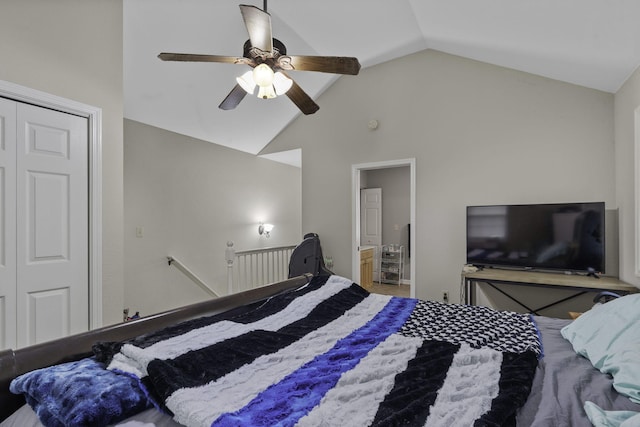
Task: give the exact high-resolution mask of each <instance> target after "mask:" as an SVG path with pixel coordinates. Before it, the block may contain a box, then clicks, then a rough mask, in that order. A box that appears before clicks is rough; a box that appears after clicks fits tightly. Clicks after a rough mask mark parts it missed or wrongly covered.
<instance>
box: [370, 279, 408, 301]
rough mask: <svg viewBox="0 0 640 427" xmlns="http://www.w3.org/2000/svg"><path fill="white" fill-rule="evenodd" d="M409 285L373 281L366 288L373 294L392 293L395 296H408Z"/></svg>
mask: <svg viewBox="0 0 640 427" xmlns="http://www.w3.org/2000/svg"><path fill="white" fill-rule="evenodd" d="M410 290H411V287H410V286H409V285H391V284H388V283H378V282H373V286H371V288H369V289H368V291H369V292H371V293H374V294H382V295H392V296H395V297H409V294H410Z"/></svg>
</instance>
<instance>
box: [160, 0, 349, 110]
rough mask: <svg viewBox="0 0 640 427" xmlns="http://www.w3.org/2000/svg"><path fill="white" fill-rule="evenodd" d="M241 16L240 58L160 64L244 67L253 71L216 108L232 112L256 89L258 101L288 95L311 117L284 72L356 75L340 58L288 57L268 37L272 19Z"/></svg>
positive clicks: (257, 13)
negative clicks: (242, 39) (246, 36)
mask: <svg viewBox="0 0 640 427" xmlns="http://www.w3.org/2000/svg"><path fill="white" fill-rule="evenodd" d="M240 12H241V13H242V18H243V20H244V24H245V27H246V28H247V32H248V33H249V40H247V41H246V42H245V44H244V46H243V56H242V57H233V56H220V55H201V54H187V53H166V52H163V53H161V54H159V55H158V58H160V59H161V60H163V61H182V62H184V61H190V62H221V63H227V64H245V65H248V66H250V67H251V68H253V71H247V72H246V73H244V74H243V75H242V76H240V77H236V83H237V84H236V86H235V87H234V88H233V89H232V90H231V92H230V93H229V94H228V95H227V97H226V98H225V99H224V100H223V101H222V103H220V105H219V108H221V109H223V110H232V109H234V108H235V107H237V106H238V104H240V101H242V100H243V99H244V97H245V95H246V94H247V93H248V94H251V95H253V93H254V92H255V88H256V86H258V87H259V89H258V95H257V96H258V98H263V99H271V98H275V97H276V96H280V95H287V97H289V99H290V100H291V101H292V102H293V103H294V104H295V105H296V106H297V107H298V108H299V109H300V111H302V112H303V113H304V114H313V113H315V112H316V111H318V109H319V108H320V107H319V106H318V104H316V103H315V102H314V101H313V100H312V99H311V97H310V96H309V95H307V93H306V92H305V91H304V90H302V88H301V87H300V86H298V84H296V83H295V81H293V79H291V78H290V77H289V76H287V75H286V73H285V71H291V70H298V71H318V72H323V73H332V74H348V75H357V74H358V73H359V72H360V63H359V62H358V59H357V58H353V57H341V56H293V55H287V48H286V46H285V45H284V44H283V43H282V42H281V41H280V40H278V39H274V38H273V35H272V33H271V15H269V14H268V13H267V3H266V0H265V2H264V10H262V9H260V8H257V7H255V6H248V5H242V4H241V5H240Z"/></svg>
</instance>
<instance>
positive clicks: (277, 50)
mask: <svg viewBox="0 0 640 427" xmlns="http://www.w3.org/2000/svg"><path fill="white" fill-rule="evenodd" d="M272 40H273V52H265V53H267V54H269V57H271V58H274V59H277V58H278V57H279V56H282V55H286V54H287V47H286V46H285V45H284V43H282V42H281V41H280V40H278V39H272ZM252 49H253V46H251V40H247V41H246V42H244V47H243V51H244V53H243V55H242V56H244V57H245V58H249V59H255V57H256V55H255V54H254V55H252V54H251V50H252Z"/></svg>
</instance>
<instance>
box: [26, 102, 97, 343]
mask: <svg viewBox="0 0 640 427" xmlns="http://www.w3.org/2000/svg"><path fill="white" fill-rule="evenodd" d="M17 111H18V112H17V123H18V124H17V141H18V143H17V147H18V148H17V216H18V231H17V254H18V255H17V275H18V283H19V285H18V293H17V301H18V304H17V306H18V312H17V316H18V324H17V326H18V346H19V347H22V346H25V345H32V344H36V343H39V342H43V341H47V340H51V339H56V338H59V337H62V336H65V335H69V334H73V333H77V332H82V331H86V330H87V329H88V325H89V323H88V321H89V309H88V307H89V286H88V283H89V282H88V275H89V272H88V241H89V238H88V187H87V182H88V167H87V165H88V146H87V132H88V127H87V126H88V125H87V120H86V119H84V118H81V117H77V116H73V115H69V114H64V113H59V112H56V111H51V110H46V109H43V108H39V107H34V106H30V105H26V104H19V105H18V110H17Z"/></svg>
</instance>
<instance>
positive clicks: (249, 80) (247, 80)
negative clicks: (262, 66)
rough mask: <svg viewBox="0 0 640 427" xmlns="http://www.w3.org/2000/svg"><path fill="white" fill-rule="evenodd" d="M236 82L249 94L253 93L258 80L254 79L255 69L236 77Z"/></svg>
mask: <svg viewBox="0 0 640 427" xmlns="http://www.w3.org/2000/svg"><path fill="white" fill-rule="evenodd" d="M236 82H238V84H239V85H240V87H241V88H242V89H244V90H245V91H246V92H247V93H248V94H249V95H253V92H254V90H255V88H256V82H254V81H253V70H249V71H247V72H246V73H244V74H243V75H242V76H240V77H236Z"/></svg>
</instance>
